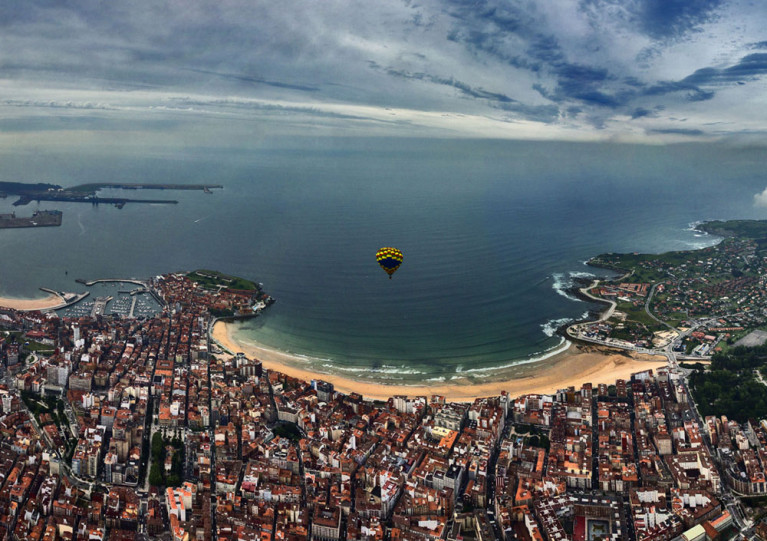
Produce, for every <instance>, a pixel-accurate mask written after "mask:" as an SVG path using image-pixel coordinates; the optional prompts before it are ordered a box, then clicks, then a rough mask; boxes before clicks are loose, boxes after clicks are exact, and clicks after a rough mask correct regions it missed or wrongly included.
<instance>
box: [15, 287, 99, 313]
mask: <svg viewBox="0 0 767 541" xmlns="http://www.w3.org/2000/svg"><path fill="white" fill-rule="evenodd" d="M40 291H45V292H46V293H51V294H53V295H56V296H57V297H58V298H60V299H61V304H57V305H56V306H53V307H51V308H47V309H45V310H42V311H43V312H48V311H51V310H61V309H62V308H66V307H67V306H71V305H73V304H76V303H78V302H80V301H81V300H83V299H84V298H85V297H87V296H88V295H90V294H91V292H90V291H85V292H84V293H64V292H60V291H55V290H53V289H48V288H47V287H41V288H40ZM21 311H22V312H23V311H24V310H21ZM27 311H31V310H27Z"/></svg>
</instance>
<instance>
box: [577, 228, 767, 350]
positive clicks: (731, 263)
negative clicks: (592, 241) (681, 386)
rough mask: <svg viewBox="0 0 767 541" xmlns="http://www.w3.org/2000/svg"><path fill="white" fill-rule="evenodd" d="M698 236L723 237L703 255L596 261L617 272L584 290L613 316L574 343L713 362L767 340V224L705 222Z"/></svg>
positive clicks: (583, 328)
mask: <svg viewBox="0 0 767 541" xmlns="http://www.w3.org/2000/svg"><path fill="white" fill-rule="evenodd" d="M697 229H698V231H700V232H702V233H706V234H712V235H718V236H722V237H723V239H722V241H721V242H719V243H718V244H716V245H714V246H709V247H707V248H703V249H700V250H689V251H678V252H667V253H663V254H637V253H633V254H612V253H610V254H601V255H598V256H596V257H594V258H592V259H591V260H589V261H588V264H589V265H591V266H594V267H600V268H606V269H611V270H614V271H617V272H619V273H620V274H621V276H620V277H619V278H617V279H613V280H595V281H593V283H591V284H590V285H588V286H587V287H584V288H582V289H581V290H580V294H582V295H584V296H585V297H586V298H587V300H595V301H602V302H604V303H606V304H607V305H608V308H607V310H605V311H604V312H603V313H602V316H601V317H600V318H598V319H597V320H596V321H587V322H582V323H578V324H574V325H571V326H570V327H568V328H567V337H568V338H570V339H573V340H577V341H581V342H587V343H592V344H599V345H606V346H610V347H617V348H621V349H624V350H630V351H638V352H642V353H655V354H663V355H667V356H668V357H669V359H670V360H671V362H672V363H674V362H676V359H684V360H691V361H693V362H695V361H698V360H707V359H710V357H711V355H712V354H713V353H715V352H724V351H727V350H728V349H729V348H730V347H732V346H734V345H741V344H749V345H759V344H762V343H764V342H765V341H766V340H767V333H765V332H763V330H764V329H765V328H767V294H766V293H765V283H766V282H767V278H765V276H767V222H765V221H756V220H734V221H729V222H719V221H714V222H705V223H702V224H700V225H698V226H697Z"/></svg>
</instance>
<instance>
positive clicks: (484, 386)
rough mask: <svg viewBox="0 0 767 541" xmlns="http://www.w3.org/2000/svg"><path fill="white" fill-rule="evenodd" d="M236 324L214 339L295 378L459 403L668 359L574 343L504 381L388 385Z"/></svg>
mask: <svg viewBox="0 0 767 541" xmlns="http://www.w3.org/2000/svg"><path fill="white" fill-rule="evenodd" d="M234 329H235V325H234V324H232V323H226V322H223V321H219V322H217V323H216V325H215V326H214V328H213V331H212V335H211V336H212V338H213V339H214V340H215V341H217V342H218V343H219V344H221V345H222V346H223V347H224V348H226V349H228V350H230V351H232V352H242V353H244V354H245V355H246V356H248V357H249V358H254V359H258V360H259V361H261V362H262V363H263V366H264V367H265V368H268V369H270V370H276V371H278V372H282V373H284V374H287V375H289V376H292V377H295V378H299V379H303V380H305V381H310V380H312V379H323V380H325V381H328V382H331V383H333V385H334V386H335V388H336V390H338V391H341V392H344V393H350V392H357V393H360V394H362V395H363V396H364V397H365V398H369V399H373V400H386V399H388V398H389V397H391V396H394V395H409V396H419V395H426V396H430V395H433V394H436V395H442V396H445V397H446V398H447V399H448V400H450V401H453V402H464V401H472V400H474V399H475V398H477V397H483V396H497V395H498V394H500V392H501V391H507V392H508V393H509V394H510V395H511V396H519V395H523V394H528V393H542V394H545V393H553V392H555V391H556V390H557V389H562V388H565V387H569V386H571V385H572V386H575V387H576V388H578V387H580V386H581V384H582V383H588V382H590V383H592V384H594V385H596V384H598V383H606V384H612V383H615V380H616V379H629V378H630V377H631V374H632V373H635V372H641V371H643V370H648V369H653V370H655V369H657V368H660V367H665V366H666V358H665V357H657V356H650V355H638V354H633V355H631V357H627V356H626V355H622V354H618V353H612V352H603V351H600V350H598V349H596V348H594V347H592V346H576V345H571V346H570V347H569V348H568V349H567V350H566V351H564V352H562V353H560V354H558V355H555V356H553V357H550V358H548V359H544V360H541V361H539V362H535V363H528V364H524V365H520V366H518V367H514V368H513V369H509V371H508V372H504V373H503V377H502V378H501V379H499V380H498V381H490V382H483V383H473V382H469V381H466V382H464V383H461V382H459V381H456V382H451V383H449V384H448V383H437V384H435V385H422V386H410V385H384V384H380V383H371V382H366V381H357V380H354V379H351V378H348V377H344V376H338V375H335V374H324V373H317V372H313V371H309V370H306V369H303V368H301V366H300V365H301V364H302V362H303V361H302V360H301V359H300V358H297V357H293V356H291V355H288V354H285V353H282V352H280V351H275V350H273V349H270V348H267V347H263V346H261V345H257V344H251V343H248V344H242V343H238V342H236V341H235V340H234V338H233V330H234Z"/></svg>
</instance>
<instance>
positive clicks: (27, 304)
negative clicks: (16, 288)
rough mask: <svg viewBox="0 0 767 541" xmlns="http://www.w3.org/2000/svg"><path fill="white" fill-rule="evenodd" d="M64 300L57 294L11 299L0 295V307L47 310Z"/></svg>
mask: <svg viewBox="0 0 767 541" xmlns="http://www.w3.org/2000/svg"><path fill="white" fill-rule="evenodd" d="M62 302H64V301H63V300H62V298H61V297H59V296H58V295H54V294H50V295H48V296H47V297H43V298H42V299H12V298H8V297H0V307H3V308H12V309H14V310H47V309H49V308H54V307H56V306H59V305H61V303H62Z"/></svg>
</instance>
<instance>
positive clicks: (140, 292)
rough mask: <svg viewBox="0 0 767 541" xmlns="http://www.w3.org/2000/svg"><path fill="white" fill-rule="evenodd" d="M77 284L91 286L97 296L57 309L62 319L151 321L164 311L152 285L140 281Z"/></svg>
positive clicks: (91, 290) (102, 281) (80, 281)
mask: <svg viewBox="0 0 767 541" xmlns="http://www.w3.org/2000/svg"><path fill="white" fill-rule="evenodd" d="M77 281H78V283H82V284H85V285H88V286H89V288H90V293H92V294H93V296H92V297H91V298H89V299H83V300H82V302H78V303H74V304H72V305H70V306H67V307H65V308H64V309H61V310H57V312H58V314H59V315H60V316H62V317H75V318H77V317H89V316H90V317H96V316H117V317H121V318H148V317H152V316H154V315H156V314H158V313H160V312H161V311H162V305H163V303H162V301H161V299H159V298H158V297H156V296H155V294H154V292H153V291H152V289H151V288H150V287H149V286H148V284H146V283H144V282H142V281H140V280H132V279H125V280H119V279H108V280H92V281H85V280H77ZM129 286H135V287H129Z"/></svg>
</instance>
